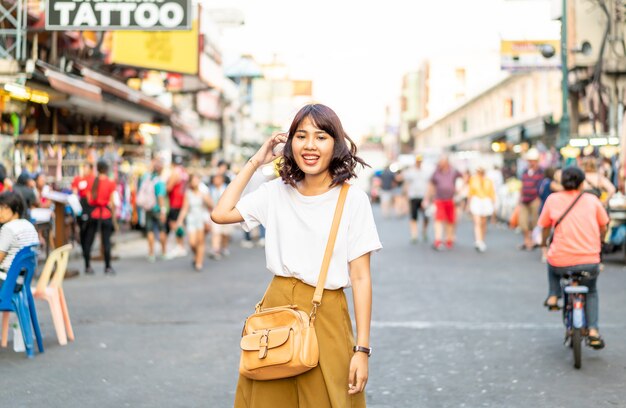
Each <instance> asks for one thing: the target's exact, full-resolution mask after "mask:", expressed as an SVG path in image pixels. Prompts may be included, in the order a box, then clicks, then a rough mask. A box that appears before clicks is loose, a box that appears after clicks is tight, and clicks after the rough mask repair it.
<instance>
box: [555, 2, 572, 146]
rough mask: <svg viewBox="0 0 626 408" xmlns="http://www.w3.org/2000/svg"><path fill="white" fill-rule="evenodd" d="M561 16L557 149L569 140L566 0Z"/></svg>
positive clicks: (563, 3)
mask: <svg viewBox="0 0 626 408" xmlns="http://www.w3.org/2000/svg"><path fill="white" fill-rule="evenodd" d="M562 8H563V15H562V16H561V74H562V76H563V77H562V78H561V92H562V98H563V99H562V109H563V113H562V114H561V121H560V123H559V140H558V143H557V148H559V149H560V148H561V147H564V146H566V145H567V144H568V143H569V138H570V117H569V109H568V105H569V84H568V74H569V70H568V67H567V52H568V50H567V0H562Z"/></svg>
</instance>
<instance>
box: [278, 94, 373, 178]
mask: <svg viewBox="0 0 626 408" xmlns="http://www.w3.org/2000/svg"><path fill="white" fill-rule="evenodd" d="M306 118H309V119H310V120H311V122H313V125H315V127H317V128H318V129H320V130H323V131H324V132H326V133H327V134H328V135H330V136H331V137H332V138H333V139H334V141H335V145H334V149H333V157H332V159H331V161H330V167H329V171H330V175H331V177H332V180H333V181H332V184H331V185H332V186H336V185H339V184H341V183H343V182H344V181H347V180H349V179H351V178H353V177H355V176H356V173H355V168H356V165H357V164H360V165H362V166H367V163H365V162H364V161H363V160H362V159H361V158H359V157H357V155H356V150H357V149H356V145H355V144H354V142H353V141H352V139H350V137H349V136H348V135H347V134H346V132H345V130H344V129H343V126H342V125H341V121H340V120H339V117H338V116H337V114H336V113H335V112H334V111H333V110H332V109H330V108H329V107H328V106H326V105H322V104H319V103H316V104H310V105H306V106H304V107H303V108H302V109H300V111H299V112H298V113H297V114H296V116H295V117H294V119H293V122H291V126H290V127H289V134H288V138H287V143H285V148H284V150H283V157H282V160H281V161H280V164H279V174H280V176H281V177H282V179H283V181H284V182H285V184H289V185H291V186H293V187H295V186H296V183H297V182H299V181H301V180H302V179H304V172H303V171H302V170H301V169H300V168H299V167H298V165H297V164H296V160H295V158H294V156H293V150H292V148H291V143H292V141H293V136H294V134H295V133H296V131H297V130H298V127H299V126H300V124H301V123H302V122H303V121H304V120H305V119H306ZM348 143H349V144H348Z"/></svg>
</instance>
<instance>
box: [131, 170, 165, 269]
mask: <svg viewBox="0 0 626 408" xmlns="http://www.w3.org/2000/svg"><path fill="white" fill-rule="evenodd" d="M162 173H163V162H162V161H161V159H159V158H156V159H154V160H153V161H152V171H151V172H150V173H149V174H147V175H146V176H144V178H143V180H142V182H141V185H140V186H139V192H138V193H137V200H136V201H137V205H138V206H139V207H140V208H142V209H143V210H144V211H145V212H146V232H147V234H146V235H147V240H148V261H149V262H155V261H156V256H155V254H154V240H155V237H158V238H159V242H160V244H161V256H162V257H163V258H164V259H166V258H167V234H166V233H165V222H166V221H167V209H166V206H165V204H166V203H165V195H166V186H165V182H164V181H163V179H162V178H161V175H162Z"/></svg>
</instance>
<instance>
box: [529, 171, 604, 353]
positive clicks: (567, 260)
mask: <svg viewBox="0 0 626 408" xmlns="http://www.w3.org/2000/svg"><path fill="white" fill-rule="evenodd" d="M584 181H585V173H583V171H582V170H581V169H579V168H578V167H568V168H566V169H565V170H563V173H562V175H561V184H562V185H563V188H564V190H565V191H561V192H557V193H553V194H551V195H550V196H549V197H548V199H547V200H546V202H545V205H544V207H543V210H542V212H541V215H540V216H539V221H538V223H537V224H538V225H539V226H540V227H542V228H543V231H544V234H543V236H544V245H545V242H546V239H547V237H548V235H549V233H550V230H551V229H552V228H553V226H554V224H555V223H556V222H557V221H558V220H559V219H560V218H561V217H562V216H563V214H565V211H567V210H568V209H569V212H567V213H566V214H565V216H564V217H563V218H562V219H561V222H560V223H559V225H558V226H557V227H556V229H555V230H554V235H553V238H552V242H551V244H550V247H549V249H548V257H547V260H548V283H549V286H548V287H549V290H548V298H547V299H546V301H545V302H544V306H546V307H547V308H548V309H549V310H559V306H558V305H557V302H558V298H559V297H560V296H561V287H560V278H561V277H562V276H563V275H566V274H568V273H573V272H587V274H586V275H585V276H583V277H582V278H581V279H580V284H581V285H584V286H587V287H588V288H589V293H588V294H587V302H586V305H585V314H586V316H587V327H588V328H589V334H588V336H587V338H588V344H589V346H590V347H592V348H594V349H596V350H599V349H601V348H603V347H604V345H605V343H604V340H603V339H602V337H601V336H600V333H599V332H598V292H597V289H596V280H597V277H598V273H599V272H600V250H601V240H602V237H604V235H605V233H606V229H607V224H608V223H609V217H608V215H607V213H606V210H605V209H604V207H603V206H602V203H601V202H600V200H599V199H598V198H597V197H596V196H594V195H593V194H586V193H584ZM579 195H581V196H580V198H579V197H578V196H579ZM574 200H577V201H576V202H574ZM570 206H571V208H570Z"/></svg>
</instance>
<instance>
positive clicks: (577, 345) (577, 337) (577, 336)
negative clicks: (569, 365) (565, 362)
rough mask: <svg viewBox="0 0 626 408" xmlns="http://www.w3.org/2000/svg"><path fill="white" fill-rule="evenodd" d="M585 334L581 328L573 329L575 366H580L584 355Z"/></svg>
mask: <svg viewBox="0 0 626 408" xmlns="http://www.w3.org/2000/svg"><path fill="white" fill-rule="evenodd" d="M582 342H583V334H582V330H581V329H573V331H572V350H573V351H574V367H576V368H580V360H581V357H582Z"/></svg>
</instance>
